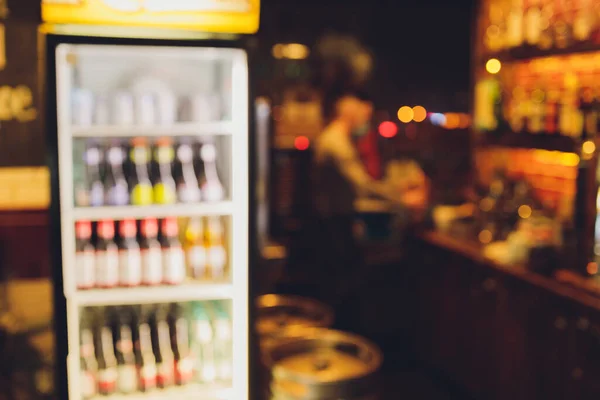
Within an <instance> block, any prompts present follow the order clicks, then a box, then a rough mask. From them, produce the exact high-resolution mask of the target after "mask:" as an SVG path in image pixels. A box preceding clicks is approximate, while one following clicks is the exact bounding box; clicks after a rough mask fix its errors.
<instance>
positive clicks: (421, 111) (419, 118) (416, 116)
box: [412, 106, 427, 122]
mask: <svg viewBox="0 0 600 400" xmlns="http://www.w3.org/2000/svg"><path fill="white" fill-rule="evenodd" d="M412 111H413V120H414V121H415V122H423V121H425V119H426V118H427V110H426V109H425V107H423V106H415V107H413V109H412Z"/></svg>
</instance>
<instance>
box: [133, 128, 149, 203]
mask: <svg viewBox="0 0 600 400" xmlns="http://www.w3.org/2000/svg"><path fill="white" fill-rule="evenodd" d="M129 157H130V159H131V162H132V164H133V171H132V173H131V181H130V187H131V204H133V205H135V206H147V205H150V204H152V202H153V196H154V194H153V191H152V182H151V181H150V174H149V163H150V161H151V157H150V149H149V148H148V145H147V143H146V139H144V138H136V139H133V141H132V148H131V152H130V154H129Z"/></svg>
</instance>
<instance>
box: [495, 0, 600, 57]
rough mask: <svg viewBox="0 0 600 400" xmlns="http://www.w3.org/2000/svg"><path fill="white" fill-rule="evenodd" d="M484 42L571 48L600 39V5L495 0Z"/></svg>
mask: <svg viewBox="0 0 600 400" xmlns="http://www.w3.org/2000/svg"><path fill="white" fill-rule="evenodd" d="M488 21H489V25H488V26H487V28H486V31H485V39H484V44H485V46H486V48H487V49H488V50H489V51H491V52H496V51H501V50H505V49H523V50H529V49H540V50H550V49H569V48H571V47H574V46H577V45H578V44H587V43H596V44H598V43H600V6H598V5H597V4H596V2H595V1H594V0H576V1H569V0H492V1H491V2H490V6H489V9H488Z"/></svg>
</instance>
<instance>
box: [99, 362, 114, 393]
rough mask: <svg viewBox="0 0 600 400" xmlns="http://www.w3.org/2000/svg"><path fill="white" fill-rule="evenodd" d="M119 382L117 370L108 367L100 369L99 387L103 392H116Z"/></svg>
mask: <svg viewBox="0 0 600 400" xmlns="http://www.w3.org/2000/svg"><path fill="white" fill-rule="evenodd" d="M116 384H117V370H116V369H115V368H106V369H101V370H100V371H98V389H99V391H100V393H102V394H111V393H114V391H115V389H116Z"/></svg>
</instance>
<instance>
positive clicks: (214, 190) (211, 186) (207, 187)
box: [200, 143, 225, 202]
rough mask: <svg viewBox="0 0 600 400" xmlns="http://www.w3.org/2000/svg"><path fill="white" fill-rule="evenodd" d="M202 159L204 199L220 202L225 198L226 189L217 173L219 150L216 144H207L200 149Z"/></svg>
mask: <svg viewBox="0 0 600 400" xmlns="http://www.w3.org/2000/svg"><path fill="white" fill-rule="evenodd" d="M200 158H201V159H202V162H203V164H204V168H203V170H204V176H203V177H201V178H200V179H201V180H202V183H201V189H202V198H203V199H204V200H205V201H210V202H214V201H220V200H223V198H224V197H225V189H224V188H223V185H222V184H221V181H220V180H219V174H218V172H217V149H216V147H215V145H214V144H212V143H206V144H204V145H203V146H202V148H201V149H200Z"/></svg>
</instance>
